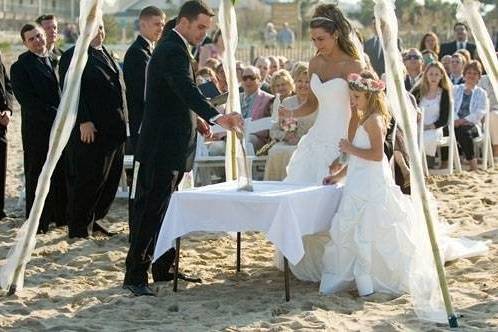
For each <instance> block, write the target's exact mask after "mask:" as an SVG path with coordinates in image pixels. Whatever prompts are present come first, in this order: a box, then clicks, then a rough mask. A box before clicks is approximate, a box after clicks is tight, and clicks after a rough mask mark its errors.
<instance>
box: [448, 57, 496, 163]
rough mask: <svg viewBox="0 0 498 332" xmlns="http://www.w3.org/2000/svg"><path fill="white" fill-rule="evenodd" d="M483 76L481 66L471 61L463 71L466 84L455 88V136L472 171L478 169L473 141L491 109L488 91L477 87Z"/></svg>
mask: <svg viewBox="0 0 498 332" xmlns="http://www.w3.org/2000/svg"><path fill="white" fill-rule="evenodd" d="M481 74H482V67H481V64H480V63H479V62H478V61H471V62H470V63H468V64H466V65H465V68H464V70H463V76H464V78H465V83H464V84H460V85H457V86H455V87H454V88H453V98H454V100H455V103H454V112H455V119H456V120H455V135H456V139H457V142H458V145H459V147H460V148H461V150H462V151H463V154H464V155H465V159H466V160H467V161H468V162H469V164H470V169H471V170H476V169H477V157H476V155H475V151H474V143H473V139H474V138H475V137H478V136H479V134H480V131H481V121H482V118H483V117H484V116H485V115H486V112H488V107H489V104H488V96H487V93H486V91H484V90H483V89H482V88H480V87H478V86H477V83H479V80H480V79H481Z"/></svg>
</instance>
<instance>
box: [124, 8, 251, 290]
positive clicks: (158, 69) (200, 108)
mask: <svg viewBox="0 0 498 332" xmlns="http://www.w3.org/2000/svg"><path fill="white" fill-rule="evenodd" d="M213 16H214V13H213V12H212V11H211V9H209V8H208V7H207V6H206V5H205V4H204V3H203V2H201V1H197V0H192V1H187V2H185V3H184V5H183V6H182V7H181V9H180V12H179V14H178V18H177V20H176V26H175V28H174V29H172V30H171V31H168V32H167V33H166V35H165V36H164V38H162V39H161V40H160V41H159V44H158V45H157V47H156V48H155V50H154V53H153V54H152V58H151V59H150V61H149V65H148V69H147V84H146V85H147V88H146V93H145V96H146V97H145V111H144V118H143V122H142V128H141V130H140V137H139V139H138V145H137V150H136V154H135V157H136V160H137V161H138V162H139V163H140V164H139V172H138V179H137V189H136V198H135V212H134V216H133V219H134V220H133V222H132V223H131V225H132V228H131V230H130V232H131V244H130V250H129V251H128V256H127V258H126V274H125V279H124V284H123V287H124V288H127V289H129V290H131V291H132V292H133V293H134V294H135V295H153V292H152V290H151V289H150V288H149V287H148V276H147V269H148V268H149V265H150V262H151V255H152V253H153V249H154V245H155V237H156V236H157V234H158V232H159V229H160V227H161V222H162V218H163V216H164V214H165V212H166V209H167V207H168V203H169V199H170V196H171V194H172V193H173V191H174V190H176V188H177V186H178V183H179V182H180V181H181V179H182V177H183V173H184V172H186V171H190V170H191V169H192V164H193V159H194V154H195V143H196V128H197V130H199V131H202V132H206V131H209V127H207V125H206V122H208V123H210V124H213V123H217V124H219V125H221V126H222V127H224V128H227V129H233V128H241V126H242V123H243V120H242V118H241V117H240V115H233V114H229V115H220V114H219V113H218V112H217V111H216V109H215V108H214V107H212V106H211V105H210V104H209V102H208V101H207V100H206V99H205V97H203V95H202V93H201V92H200V91H199V89H198V88H197V86H196V84H195V79H194V73H193V70H192V59H193V56H192V54H191V52H190V50H189V49H190V46H191V45H196V44H198V43H199V42H200V41H201V40H202V39H203V38H204V36H205V35H206V31H207V30H208V29H209V27H210V25H211V23H212V17H213ZM201 124H202V126H199V125H201ZM200 128H203V130H200ZM174 256H175V250H174V249H172V250H170V251H168V252H167V253H166V254H165V255H164V256H162V257H160V258H159V260H158V261H156V263H155V264H153V265H152V275H153V278H154V281H165V280H171V279H172V278H173V276H172V273H170V272H169V270H170V267H171V265H172V263H173V260H174Z"/></svg>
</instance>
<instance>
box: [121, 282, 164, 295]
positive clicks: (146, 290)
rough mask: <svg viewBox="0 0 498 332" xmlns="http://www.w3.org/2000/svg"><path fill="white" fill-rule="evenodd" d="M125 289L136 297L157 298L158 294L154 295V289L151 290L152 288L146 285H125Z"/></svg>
mask: <svg viewBox="0 0 498 332" xmlns="http://www.w3.org/2000/svg"><path fill="white" fill-rule="evenodd" d="M123 288H124V289H128V290H129V291H131V292H132V293H133V295H135V296H156V294H154V292H153V291H152V289H150V287H149V286H147V285H145V284H141V285H131V284H124V285H123Z"/></svg>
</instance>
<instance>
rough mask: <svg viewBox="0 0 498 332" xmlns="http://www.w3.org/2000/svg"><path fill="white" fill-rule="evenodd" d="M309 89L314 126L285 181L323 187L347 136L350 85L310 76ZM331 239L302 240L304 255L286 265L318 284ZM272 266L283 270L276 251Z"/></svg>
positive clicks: (319, 236)
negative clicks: (314, 107) (315, 104)
mask: <svg viewBox="0 0 498 332" xmlns="http://www.w3.org/2000/svg"><path fill="white" fill-rule="evenodd" d="M310 88H311V90H312V91H313V93H314V94H315V96H316V98H317V99H318V110H317V112H318V114H317V117H316V120H315V124H314V125H313V127H311V129H310V130H309V131H308V134H307V135H305V136H303V137H302V138H301V140H300V141H299V144H298V145H297V149H296V151H295V152H294V154H293V155H292V158H291V160H290V162H289V165H288V166H287V177H286V178H285V179H284V182H293V183H301V184H309V185H320V184H322V181H323V178H324V177H325V176H327V175H328V174H329V165H330V164H331V163H332V162H333V161H334V160H335V159H336V158H337V157H338V156H339V154H340V153H339V148H338V145H339V141H340V140H341V139H342V138H346V137H347V132H348V125H349V120H350V118H351V110H350V106H349V86H348V83H347V81H346V80H344V79H343V78H334V79H331V80H328V81H326V82H322V81H321V80H320V77H318V75H317V74H312V75H311V81H310ZM329 240H330V236H329V234H328V232H326V233H321V234H314V235H308V236H305V237H304V238H303V245H304V251H305V253H306V254H305V256H304V257H303V259H302V260H301V261H300V262H299V263H298V264H297V265H292V264H289V267H290V269H291V271H292V273H293V274H294V275H295V276H296V278H298V279H300V280H305V281H315V282H318V281H320V279H321V273H322V267H321V259H320V258H321V257H322V254H323V249H324V247H325V244H326V243H327V242H328V241H329ZM275 264H276V266H277V267H278V268H280V269H282V268H283V258H282V255H281V254H280V252H278V251H277V252H276V255H275Z"/></svg>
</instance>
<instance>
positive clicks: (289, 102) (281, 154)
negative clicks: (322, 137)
mask: <svg viewBox="0 0 498 332" xmlns="http://www.w3.org/2000/svg"><path fill="white" fill-rule="evenodd" d="M292 77H293V81H294V82H295V86H296V94H295V95H294V96H291V97H287V98H285V99H284V100H283V101H282V105H283V106H284V107H285V108H287V109H295V108H297V107H298V106H299V105H301V104H303V103H304V102H305V101H306V99H307V98H308V94H309V91H310V87H309V76H308V66H307V65H306V64H303V63H299V64H298V65H296V66H294V68H293V72H292ZM315 117H316V112H314V113H312V114H310V115H307V116H304V117H300V118H293V119H290V120H289V119H281V121H278V122H277V123H276V124H274V125H273V128H272V129H271V130H270V137H271V139H272V140H274V141H276V142H277V143H275V145H273V146H272V147H271V148H270V150H269V151H268V160H267V162H266V167H265V177H264V179H265V180H272V181H280V180H283V179H284V178H285V177H286V176H287V174H286V171H285V169H286V167H287V164H288V163H289V161H290V158H291V157H292V154H293V153H294V150H295V149H296V145H297V143H298V142H299V140H300V139H301V137H302V136H303V135H305V134H306V133H307V132H308V130H309V129H310V128H311V127H312V126H313V123H314V121H315ZM294 127H295V128H294Z"/></svg>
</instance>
